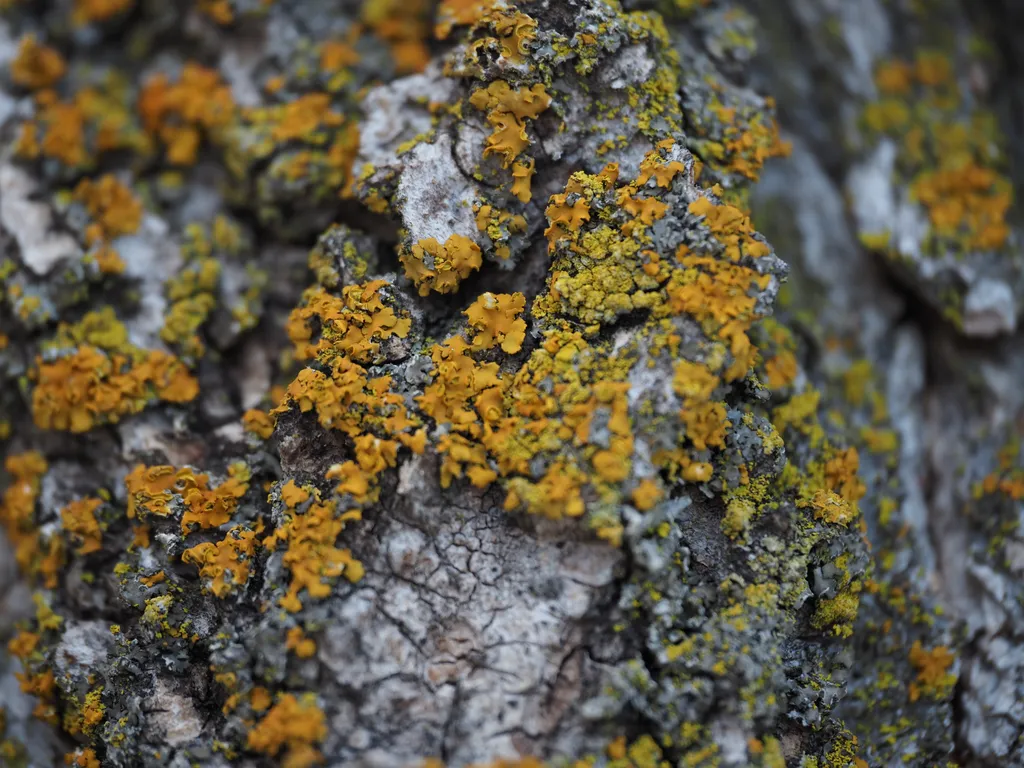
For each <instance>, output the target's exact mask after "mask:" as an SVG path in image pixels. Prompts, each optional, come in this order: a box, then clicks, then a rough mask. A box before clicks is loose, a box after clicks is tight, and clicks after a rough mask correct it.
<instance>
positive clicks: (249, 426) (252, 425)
mask: <svg viewBox="0 0 1024 768" xmlns="http://www.w3.org/2000/svg"><path fill="white" fill-rule="evenodd" d="M276 424H277V420H276V418H275V417H273V416H272V415H270V414H269V413H267V412H266V411H261V410H260V409H258V408H250V409H249V410H248V411H246V412H245V413H243V414H242V426H243V427H245V431H246V432H251V433H252V434H254V435H256V436H258V437H260V438H262V439H263V440H267V439H269V438H270V436H271V435H272V434H274V427H275V426H276Z"/></svg>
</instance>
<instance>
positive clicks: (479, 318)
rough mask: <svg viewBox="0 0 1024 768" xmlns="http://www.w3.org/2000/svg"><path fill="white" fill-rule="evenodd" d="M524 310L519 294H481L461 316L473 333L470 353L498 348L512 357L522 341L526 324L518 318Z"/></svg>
mask: <svg viewBox="0 0 1024 768" xmlns="http://www.w3.org/2000/svg"><path fill="white" fill-rule="evenodd" d="M525 308H526V297H525V296H524V295H523V294H521V293H513V294H507V293H500V294H497V295H496V294H493V293H483V294H481V295H480V296H479V298H477V300H476V301H474V302H473V303H472V304H471V305H470V307H469V309H467V310H466V311H465V312H464V313H463V314H465V315H466V317H467V318H469V325H470V327H471V328H473V329H474V330H476V334H475V335H474V336H473V349H492V348H493V347H496V346H498V345H499V344H500V345H501V348H502V350H503V351H505V352H507V353H508V354H510V355H514V354H515V353H516V352H518V351H519V350H520V349H522V347H523V341H524V340H525V339H526V321H525V320H523V319H522V318H521V317H520V315H521V314H522V312H523V310H524V309H525Z"/></svg>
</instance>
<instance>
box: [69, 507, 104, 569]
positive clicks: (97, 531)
mask: <svg viewBox="0 0 1024 768" xmlns="http://www.w3.org/2000/svg"><path fill="white" fill-rule="evenodd" d="M102 504H103V500H102V499H92V498H86V499H76V500H75V501H72V502H71V503H70V504H68V505H67V506H66V507H64V509H62V510H61V512H60V517H61V523H62V524H63V526H64V530H65V531H67V533H68V535H69V536H70V537H71V540H72V542H74V543H75V544H76V545H77V546H78V550H77V551H78V554H80V555H87V554H89V553H90V552H98V551H99V550H100V548H101V546H102V538H103V530H102V528H100V524H99V521H98V520H97V519H96V510H97V509H99V508H100V506H101V505H102Z"/></svg>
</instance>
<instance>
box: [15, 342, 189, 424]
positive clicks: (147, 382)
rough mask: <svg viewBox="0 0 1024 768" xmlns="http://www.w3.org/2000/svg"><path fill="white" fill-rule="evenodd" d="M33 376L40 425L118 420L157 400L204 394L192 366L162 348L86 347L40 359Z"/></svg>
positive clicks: (35, 415)
mask: <svg viewBox="0 0 1024 768" xmlns="http://www.w3.org/2000/svg"><path fill="white" fill-rule="evenodd" d="M133 358H134V359H133ZM32 379H33V380H34V382H35V387H34V389H33V390H32V415H33V418H34V419H35V423H36V426H38V427H39V428H40V429H57V430H63V431H69V432H86V431H88V430H90V429H92V428H93V427H95V426H97V425H99V424H106V423H116V422H118V421H119V420H120V419H121V418H123V417H124V416H129V415H133V414H136V413H140V412H141V411H142V410H143V409H144V408H145V407H146V405H148V404H149V403H150V402H152V401H153V400H164V401H166V402H170V403H187V402H189V401H191V400H193V399H194V398H195V396H196V395H197V394H198V393H199V384H198V382H197V381H196V380H195V378H194V377H193V376H192V375H191V374H190V373H189V371H188V368H186V367H185V365H184V364H183V363H182V362H181V361H180V360H178V358H176V357H174V356H173V355H169V354H167V353H166V352H162V351H160V350H136V351H135V354H134V355H132V356H129V355H124V354H116V353H115V354H112V355H107V354H105V353H104V352H103V351H102V350H100V349H97V348H96V347H94V346H91V345H83V346H81V347H79V348H78V349H76V350H75V351H74V352H72V353H71V354H68V355H63V356H61V357H58V358H57V359H55V360H53V361H50V362H45V361H44V360H43V358H41V357H40V358H37V360H36V368H35V370H34V371H33V372H32Z"/></svg>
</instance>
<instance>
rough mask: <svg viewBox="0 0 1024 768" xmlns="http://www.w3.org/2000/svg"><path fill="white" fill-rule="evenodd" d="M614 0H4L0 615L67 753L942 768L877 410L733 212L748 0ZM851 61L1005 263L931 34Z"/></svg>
mask: <svg viewBox="0 0 1024 768" xmlns="http://www.w3.org/2000/svg"><path fill="white" fill-rule="evenodd" d="M634 5H636V6H643V7H638V8H634V7H633V6H634ZM649 5H651V4H644V3H635V4H634V3H622V4H620V3H619V2H618V0H567V2H564V3H549V2H544V1H543V0H517V1H516V2H512V1H511V0H442V2H440V3H439V4H437V7H436V8H435V7H434V4H432V3H426V2H419V1H417V2H413V3H409V2H395V1H394V0H362V2H354V3H330V2H317V1H316V0H274V1H273V2H270V1H269V0H196V2H191V0H189V1H188V2H180V3H173V4H166V3H161V2H156V1H155V0H119V1H118V2H112V1H111V0H105V1H103V2H99V1H96V0H74V2H71V3H67V4H64V6H61V8H59V9H58V8H54V9H52V10H51V11H49V12H47V13H41V12H38V11H37V9H35V8H33V7H32V4H30V3H25V2H18V0H15V1H14V2H8V3H3V2H0V9H3V14H4V15H3V16H2V17H0V19H2V21H0V23H2V24H3V25H4V29H9V30H11V32H12V35H13V36H14V39H17V40H18V43H17V50H16V54H15V55H14V56H13V57H12V59H11V61H10V64H9V67H8V73H7V77H6V80H5V82H4V83H3V87H4V88H5V89H9V90H10V91H11V93H13V94H15V96H16V97H17V99H18V104H19V107H18V109H17V110H15V111H14V112H12V114H11V116H9V117H7V118H6V122H5V123H4V124H2V125H0V130H3V131H6V132H7V133H8V134H9V135H10V136H11V139H12V141H11V142H10V149H9V151H7V152H6V153H5V154H3V156H2V157H0V185H2V188H3V198H2V199H0V221H2V223H3V226H4V228H5V230H9V231H10V233H11V239H10V242H11V243H12V244H13V245H12V248H10V249H8V251H7V253H10V255H8V256H4V260H3V261H2V262H0V275H2V276H3V287H2V289H0V290H2V294H0V296H2V299H3V302H2V307H0V321H2V322H3V328H4V331H3V333H2V334H0V384H3V385H4V391H3V393H2V394H0V419H2V422H0V426H3V429H2V430H0V440H2V441H3V445H4V448H5V451H6V454H7V456H6V460H5V464H4V480H5V482H4V485H3V487H4V488H5V490H4V492H3V496H2V501H0V526H2V529H3V531H4V533H5V534H6V539H7V541H8V542H9V544H10V547H11V550H12V552H13V555H14V558H15V559H16V561H17V564H18V566H19V568H20V570H21V573H22V574H23V577H24V578H25V579H26V580H27V581H28V582H29V583H30V584H31V585H32V586H33V588H34V589H35V593H34V597H33V600H34V604H33V605H34V608H33V611H32V613H31V615H26V616H25V617H24V621H22V622H21V623H20V625H19V627H18V630H17V632H16V633H12V635H11V637H9V638H5V639H7V640H9V642H8V646H7V652H8V654H9V655H10V656H11V657H14V658H16V659H17V660H18V662H19V665H20V671H19V672H18V680H19V683H20V690H21V692H22V693H23V694H27V695H29V696H31V697H33V698H34V701H35V704H34V706H35V713H34V714H35V716H36V717H37V718H39V719H41V720H43V721H45V722H47V723H49V724H50V725H52V726H53V727H54V728H55V729H58V730H60V731H62V732H63V733H64V734H65V735H66V736H67V737H68V738H69V739H71V740H73V743H74V745H75V746H74V748H73V749H72V750H71V751H68V752H67V754H66V756H65V757H64V760H65V764H67V765H78V766H84V767H88V768H93V767H94V766H107V765H110V766H136V765H138V766H147V767H148V766H157V765H174V766H177V765H187V764H202V765H216V766H227V765H234V764H249V763H250V762H252V763H254V764H260V765H262V764H264V762H258V761H265V764H281V765H284V766H288V767H289V768H305V767H306V766H313V765H318V764H330V765H334V764H350V763H351V764H356V763H358V764H364V763H365V764H381V765H422V766H424V768H428V767H429V768H436V767H438V766H443V765H446V764H447V765H453V766H454V765H476V766H479V767H481V768H482V767H483V766H492V767H493V768H498V767H499V766H507V768H513V766H521V767H522V768H534V767H539V766H541V765H573V766H579V767H580V768H582V767H583V766H604V767H605V768H627V766H629V767H635V768H650V767H652V766H659V768H660V766H693V767H696V766H709V767H710V766H739V765H744V766H765V767H766V768H767V767H768V766H772V767H775V766H782V765H799V766H802V768H811V767H812V766H831V767H832V768H839V767H840V766H842V767H844V768H848V767H850V766H857V767H858V768H859V767H860V766H863V765H868V764H871V765H874V764H876V763H877V764H889V763H888V762H886V761H887V760H888V759H889V758H890V757H891V756H893V755H897V754H899V755H902V756H904V758H906V757H907V756H908V755H909V756H911V757H910V758H908V759H907V762H908V763H909V764H913V765H926V764H927V765H933V764H935V765H938V764H947V763H948V764H950V765H952V764H953V763H952V762H951V761H952V759H953V757H952V755H953V744H952V742H951V740H950V739H949V738H948V737H947V738H939V737H935V738H933V732H932V731H927V732H926V733H925V732H923V731H922V732H921V733H924V735H919V734H918V731H916V730H915V723H916V722H917V721H922V722H923V721H927V720H929V719H931V720H933V721H934V723H935V727H936V728H939V727H941V726H942V724H944V723H947V722H948V721H949V717H950V714H949V712H950V710H951V707H952V704H951V700H952V697H953V693H954V686H955V685H956V682H957V680H958V674H959V671H960V667H959V661H958V654H957V647H956V645H957V643H958V641H959V638H958V636H957V635H956V634H955V633H954V632H953V631H952V629H951V628H950V626H949V622H948V621H947V620H946V619H945V618H944V617H943V616H942V615H941V611H939V610H938V609H937V608H936V607H935V605H934V604H933V602H932V601H931V600H930V599H929V598H928V597H927V595H926V590H924V589H923V588H922V585H921V583H920V579H919V578H918V575H917V574H916V573H915V565H916V564H915V563H914V562H912V561H908V560H907V558H906V557H904V555H903V553H904V552H905V549H904V548H903V547H902V545H901V543H900V539H901V536H902V535H903V534H902V531H903V529H904V528H905V524H906V523H905V521H904V520H903V519H902V518H901V515H900V514H899V513H898V512H897V510H898V509H899V508H900V505H901V503H902V501H903V499H904V496H905V495H906V494H907V488H906V483H905V477H903V476H902V475H901V474H900V473H899V471H898V470H899V463H900V454H899V451H900V438H899V436H898V434H897V431H896V426H895V425H894V419H893V415H892V414H890V413H889V412H888V410H887V406H886V401H885V397H884V396H883V395H882V393H881V390H880V384H879V377H878V375H877V372H876V371H874V370H873V369H872V367H871V365H870V363H868V362H867V361H866V360H860V359H858V358H857V356H856V354H855V352H856V350H855V348H854V346H853V345H850V344H847V345H846V346H845V347H844V344H846V341H844V340H842V339H838V338H829V339H820V338H815V336H816V335H818V336H820V335H821V329H820V328H817V327H814V325H813V323H808V322H807V320H806V318H805V317H801V315H800V313H799V311H796V310H794V308H793V307H792V306H791V305H790V304H789V303H787V302H783V301H782V300H781V299H780V291H781V289H782V286H783V283H784V282H785V281H786V278H787V274H788V268H787V266H786V263H785V261H784V260H783V259H784V258H785V257H786V254H784V253H781V254H778V255H776V252H775V250H774V249H773V248H772V246H771V245H770V244H769V243H768V241H767V240H766V239H765V237H764V236H762V235H761V234H760V233H759V232H758V229H757V226H756V222H755V221H753V220H752V218H751V212H750V210H749V207H748V206H749V202H750V192H749V189H750V186H751V184H753V183H754V182H756V181H757V180H758V179H759V178H760V176H761V174H762V171H763V169H764V167H765V164H766V163H768V162H770V161H771V160H772V159H773V158H777V157H782V156H786V155H788V154H789V152H790V147H789V145H788V144H787V142H785V141H783V139H782V138H781V136H780V133H779V128H778V126H777V124H776V121H775V116H774V102H773V101H772V100H771V99H769V98H764V97H761V96H758V95H756V94H755V93H754V92H753V91H752V90H750V89H748V88H746V87H741V86H740V85H738V84H737V83H738V82H739V80H740V78H738V77H737V71H742V70H744V68H745V67H746V65H747V64H748V63H749V60H750V57H751V56H752V55H753V50H754V44H753V39H752V37H751V28H752V24H753V21H752V18H751V17H750V16H749V15H748V14H746V13H745V12H743V11H742V10H740V9H739V8H737V7H734V6H733V5H732V4H731V3H729V2H725V1H724V0H723V1H719V0H706V1H705V0H702V1H701V2H687V1H685V0H675V1H674V2H666V3H661V4H655V5H659V9H658V10H652V9H651V8H649V7H647V6H649ZM623 6H625V7H623ZM253 36H255V37H253ZM254 39H258V40H259V41H260V42H259V44H258V45H257V46H256V50H254V49H253V47H252V41H253V40H254ZM121 40H123V41H125V42H124V44H123V45H122V44H120V43H118V42H117V41H121ZM876 81H877V85H878V88H879V90H880V93H881V95H882V97H883V98H882V100H881V101H880V102H878V103H877V104H873V105H870V106H869V107H867V109H866V110H865V112H864V125H865V130H866V131H867V133H868V135H870V137H871V138H872V139H877V140H879V141H882V140H890V141H891V140H893V139H894V138H899V139H900V141H901V142H902V147H901V151H900V155H899V157H900V160H899V163H898V164H897V165H898V169H899V172H900V173H902V174H906V176H905V178H904V179H903V181H902V183H905V184H907V185H909V190H910V192H909V194H910V195H911V198H912V200H913V202H914V203H915V204H917V205H919V206H920V207H922V208H923V209H924V210H925V211H926V214H927V217H928V221H929V226H930V235H929V237H928V239H927V247H928V248H929V249H931V250H932V251H936V252H938V251H945V250H949V249H954V250H959V251H961V252H964V253H967V252H973V251H974V250H978V249H981V250H998V249H1001V248H1003V247H1004V246H1006V245H1007V244H1008V242H1009V241H1010V239H1011V234H1010V230H1009V228H1008V226H1007V225H1006V223H1005V217H1006V215H1007V211H1008V209H1009V205H1010V193H1009V189H1008V187H1007V185H1006V183H1005V181H1004V180H1003V179H1002V177H1001V176H1000V175H999V174H998V173H997V171H996V168H995V163H996V160H997V156H996V155H995V154H993V153H994V150H993V146H994V134H992V133H990V132H988V131H989V129H990V128H991V126H988V125H987V124H986V125H981V123H980V122H977V121H976V123H972V124H971V125H972V126H974V127H975V128H979V130H977V131H975V130H968V129H967V128H965V127H964V124H962V123H958V122H956V120H957V119H959V117H958V116H959V113H960V111H961V106H962V105H961V104H960V103H959V101H958V100H957V98H956V95H957V93H956V90H955V88H954V86H953V81H952V76H951V72H950V67H949V64H948V62H946V61H945V59H942V58H941V57H939V56H937V55H931V54H928V55H925V54H922V55H920V56H918V58H917V59H916V60H915V61H914V63H913V65H911V64H908V63H900V62H893V63H890V64H885V65H881V66H880V67H879V69H878V71H877V76H876ZM936 114H938V115H939V117H936ZM954 115H955V116H957V117H954ZM933 118H934V119H935V120H937V121H938V122H930V121H931V120H933ZM981 128H985V131H981V130H980V129H981ZM936 163H937V165H936ZM887 238H888V235H887ZM863 239H864V240H865V242H867V243H868V245H870V246H871V247H872V248H878V249H882V250H885V249H886V248H887V247H888V240H886V242H885V243H883V242H882V238H881V237H880V236H878V237H865V238H863ZM307 254H308V256H307ZM777 310H779V311H777ZM809 326H810V327H809ZM819 346H820V347H822V348H826V349H828V350H829V353H830V354H831V356H832V357H831V358H830V359H834V360H835V361H837V362H836V364H835V365H833V366H831V367H829V366H825V367H822V366H818V365H817V364H816V361H815V359H814V350H815V349H817V348H818V347H819ZM1012 458H1013V457H1011V456H1010V454H1009V453H1007V454H1006V461H1005V462H1004V463H1003V464H1001V465H1000V474H998V475H991V476H989V477H986V478H985V479H984V480H981V481H980V482H979V485H978V491H977V493H978V495H979V496H982V495H987V496H991V495H999V496H1000V497H1006V498H1007V499H1013V500H1019V499H1020V498H1021V497H1022V496H1024V490H1022V489H1024V483H1022V482H1021V480H1020V477H1018V475H1019V470H1014V469H1013V461H1012ZM1007 514H1008V515H1009V513H1007ZM990 524H991V525H992V526H996V525H1002V524H1003V522H1002V521H1000V522H998V523H997V522H995V521H993V522H991V523H990ZM1004 532H1005V531H1004ZM894 625H896V626H898V627H899V628H900V629H899V631H892V628H893V626H894ZM566 649H567V650H566ZM563 650H566V652H565V653H564V654H562V655H560V653H561V652H562V651H563ZM893 659H898V661H892V660H893ZM858 660H860V662H862V663H863V664H864V665H865V666H863V667H862V666H859V661H858ZM908 670H909V671H910V672H911V673H912V674H910V675H909V676H908V675H907V674H906V673H907V671H908ZM524 681H529V682H524ZM844 697H845V698H844ZM510 702H511V703H510ZM3 711H4V710H0V736H3V735H4V728H5V725H4V719H3V717H2V714H3ZM869 712H870V714H869ZM69 743H72V742H69ZM8 744H10V745H11V746H7V745H8ZM23 753H24V750H23V748H21V747H18V746H17V745H15V744H14V742H7V741H4V742H0V756H2V757H3V758H4V759H9V760H11V761H15V760H16V759H21V757H20V756H21V755H23ZM360 761H362V762H360ZM914 761H916V762H914Z"/></svg>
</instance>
